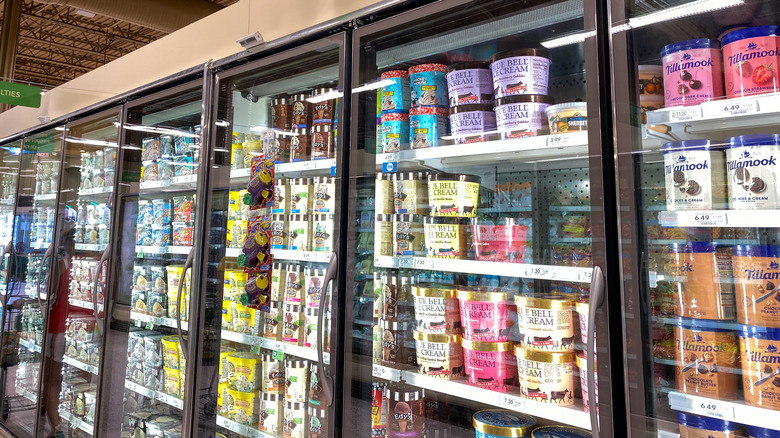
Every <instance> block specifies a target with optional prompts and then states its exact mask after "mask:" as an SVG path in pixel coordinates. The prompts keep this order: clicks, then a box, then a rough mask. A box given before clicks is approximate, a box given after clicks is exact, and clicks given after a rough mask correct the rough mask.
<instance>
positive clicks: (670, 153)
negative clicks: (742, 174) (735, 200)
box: [663, 140, 727, 210]
mask: <svg viewBox="0 0 780 438" xmlns="http://www.w3.org/2000/svg"><path fill="white" fill-rule="evenodd" d="M722 144H723V143H722V142H720V141H715V140H685V141H675V142H671V143H666V144H664V146H663V155H664V175H665V182H666V208H668V209H669V210H711V209H723V208H726V196H727V193H726V192H727V190H726V168H725V163H724V154H723V150H721V149H719V147H720V146H721V145H722Z"/></svg>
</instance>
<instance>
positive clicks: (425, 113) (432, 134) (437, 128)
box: [409, 107, 449, 149]
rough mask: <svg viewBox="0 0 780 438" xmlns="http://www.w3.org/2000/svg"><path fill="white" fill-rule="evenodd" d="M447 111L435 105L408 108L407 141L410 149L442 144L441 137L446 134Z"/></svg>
mask: <svg viewBox="0 0 780 438" xmlns="http://www.w3.org/2000/svg"><path fill="white" fill-rule="evenodd" d="M448 116H449V111H447V110H446V109H444V108H436V107H417V108H412V109H411V110H409V143H410V144H411V145H412V149H425V148H432V147H437V146H444V144H445V142H444V140H442V139H441V137H442V136H444V135H447V133H448V132H449V130H448V129H447V127H448V122H449V120H448Z"/></svg>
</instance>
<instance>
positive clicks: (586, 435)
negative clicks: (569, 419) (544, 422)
mask: <svg viewBox="0 0 780 438" xmlns="http://www.w3.org/2000/svg"><path fill="white" fill-rule="evenodd" d="M592 436H593V434H592V433H591V432H590V431H587V430H585V429H580V428H579V427H571V426H542V427H537V428H536V429H534V431H533V432H531V438H591V437H592Z"/></svg>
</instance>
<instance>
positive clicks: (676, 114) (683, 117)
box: [669, 106, 702, 122]
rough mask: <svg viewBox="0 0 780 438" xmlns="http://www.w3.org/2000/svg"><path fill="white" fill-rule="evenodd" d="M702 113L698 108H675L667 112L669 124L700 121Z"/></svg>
mask: <svg viewBox="0 0 780 438" xmlns="http://www.w3.org/2000/svg"><path fill="white" fill-rule="evenodd" d="M701 116H702V111H701V108H700V107H697V106H694V107H688V108H676V109H673V110H671V111H669V121H670V122H686V121H689V120H694V119H700V118H701Z"/></svg>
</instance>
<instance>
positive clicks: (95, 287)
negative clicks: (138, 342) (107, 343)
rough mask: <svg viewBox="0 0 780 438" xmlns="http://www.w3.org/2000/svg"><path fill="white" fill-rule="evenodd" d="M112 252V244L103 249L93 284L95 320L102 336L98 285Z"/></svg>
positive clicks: (104, 300)
mask: <svg viewBox="0 0 780 438" xmlns="http://www.w3.org/2000/svg"><path fill="white" fill-rule="evenodd" d="M109 254H111V245H108V246H107V247H106V250H105V251H103V255H102V256H101V257H100V261H99V262H98V264H97V273H96V274H95V279H94V284H93V285H92V314H93V315H95V322H96V323H97V326H98V332H99V333H100V336H103V320H102V319H101V318H100V311H99V310H98V303H97V297H98V286H99V284H100V272H101V271H102V270H103V263H108V257H109ZM106 280H108V271H106ZM105 302H106V297H105V296H103V303H104V304H103V305H104V306H105Z"/></svg>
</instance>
